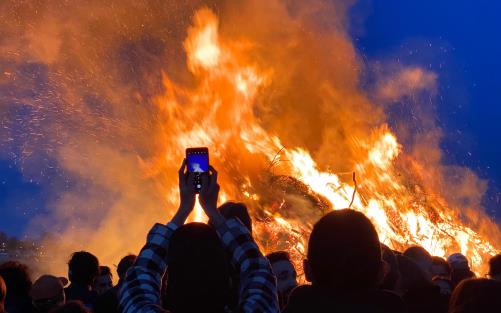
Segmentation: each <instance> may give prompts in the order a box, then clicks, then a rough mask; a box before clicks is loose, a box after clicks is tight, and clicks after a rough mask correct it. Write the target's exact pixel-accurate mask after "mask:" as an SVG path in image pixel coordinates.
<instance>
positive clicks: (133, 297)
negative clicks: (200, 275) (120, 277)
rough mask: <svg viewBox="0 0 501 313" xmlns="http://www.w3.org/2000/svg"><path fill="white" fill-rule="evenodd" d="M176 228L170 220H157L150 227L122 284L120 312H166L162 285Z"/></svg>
mask: <svg viewBox="0 0 501 313" xmlns="http://www.w3.org/2000/svg"><path fill="white" fill-rule="evenodd" d="M176 228H177V226H176V225H175V224H173V223H168V224H167V225H161V224H156V225H155V226H153V228H152V229H151V230H150V232H149V234H148V238H147V240H146V245H145V246H144V247H143V249H141V252H140V253H139V256H138V257H137V260H136V263H134V266H132V267H131V268H130V269H129V270H128V271H127V275H126V277H125V280H124V283H123V285H122V287H121V288H120V293H119V303H120V312H124V313H132V312H139V313H150V312H151V313H153V312H155V313H156V312H165V311H164V310H163V309H162V307H161V305H160V286H161V283H162V275H163V274H164V272H165V268H166V267H167V250H168V247H169V240H170V238H171V236H172V234H173V233H174V231H175V230H176Z"/></svg>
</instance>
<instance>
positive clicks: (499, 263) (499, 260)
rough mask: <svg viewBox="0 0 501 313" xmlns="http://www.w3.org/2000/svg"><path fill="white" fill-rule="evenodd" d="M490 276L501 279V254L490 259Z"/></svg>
mask: <svg viewBox="0 0 501 313" xmlns="http://www.w3.org/2000/svg"><path fill="white" fill-rule="evenodd" d="M489 278H491V279H495V280H497V281H501V254H498V255H495V256H493V257H492V258H491V259H490V260H489Z"/></svg>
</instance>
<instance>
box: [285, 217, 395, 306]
mask: <svg viewBox="0 0 501 313" xmlns="http://www.w3.org/2000/svg"><path fill="white" fill-rule="evenodd" d="M307 257H308V258H307V260H305V261H304V269H305V275H306V279H307V280H308V281H310V282H311V283H312V285H311V286H308V285H303V286H299V287H297V288H296V289H294V290H293V291H292V294H291V295H290V297H289V303H288V305H287V306H286V308H285V310H284V312H287V313H291V312H329V313H332V312H343V313H346V312H376V313H378V312H381V313H382V312H384V313H391V312H404V311H405V308H404V305H403V303H402V300H401V299H400V297H398V296H397V295H396V294H394V293H392V292H389V291H384V290H379V289H377V286H378V285H379V284H380V283H381V280H382V278H383V275H384V274H383V262H382V259H381V246H380V243H379V238H378V234H377V233H376V230H375V228H374V226H373V225H372V223H371V222H370V221H369V219H368V218H367V217H365V215H363V214H362V213H360V212H357V211H354V210H351V209H345V210H338V211H333V212H330V213H328V214H327V215H325V216H324V217H322V218H321V219H320V220H319V221H318V222H317V223H316V224H315V226H314V227H313V231H312V232H311V235H310V239H309V242H308V252H307Z"/></svg>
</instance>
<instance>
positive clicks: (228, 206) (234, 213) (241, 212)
mask: <svg viewBox="0 0 501 313" xmlns="http://www.w3.org/2000/svg"><path fill="white" fill-rule="evenodd" d="M219 212H221V215H223V216H224V217H225V218H226V219H228V218H231V217H237V218H238V219H239V220H240V221H241V222H242V224H244V226H245V227H247V229H248V230H249V233H251V235H252V219H251V217H250V215H249V211H248V210H247V206H245V204H243V203H240V202H230V201H228V202H226V203H224V204H223V205H221V206H220V207H219Z"/></svg>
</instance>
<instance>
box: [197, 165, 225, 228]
mask: <svg viewBox="0 0 501 313" xmlns="http://www.w3.org/2000/svg"><path fill="white" fill-rule="evenodd" d="M201 179H202V189H201V190H200V194H199V196H198V200H199V201H200V205H201V206H202V208H203V210H204V212H205V214H207V216H208V217H209V220H210V221H211V223H212V224H213V225H214V226H216V227H217V226H218V225H220V224H221V223H224V217H223V216H222V215H221V213H220V212H219V210H218V209H217V200H218V196H219V189H220V188H219V184H218V183H217V171H216V170H215V169H214V168H213V167H212V166H209V173H204V174H202V177H201Z"/></svg>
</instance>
